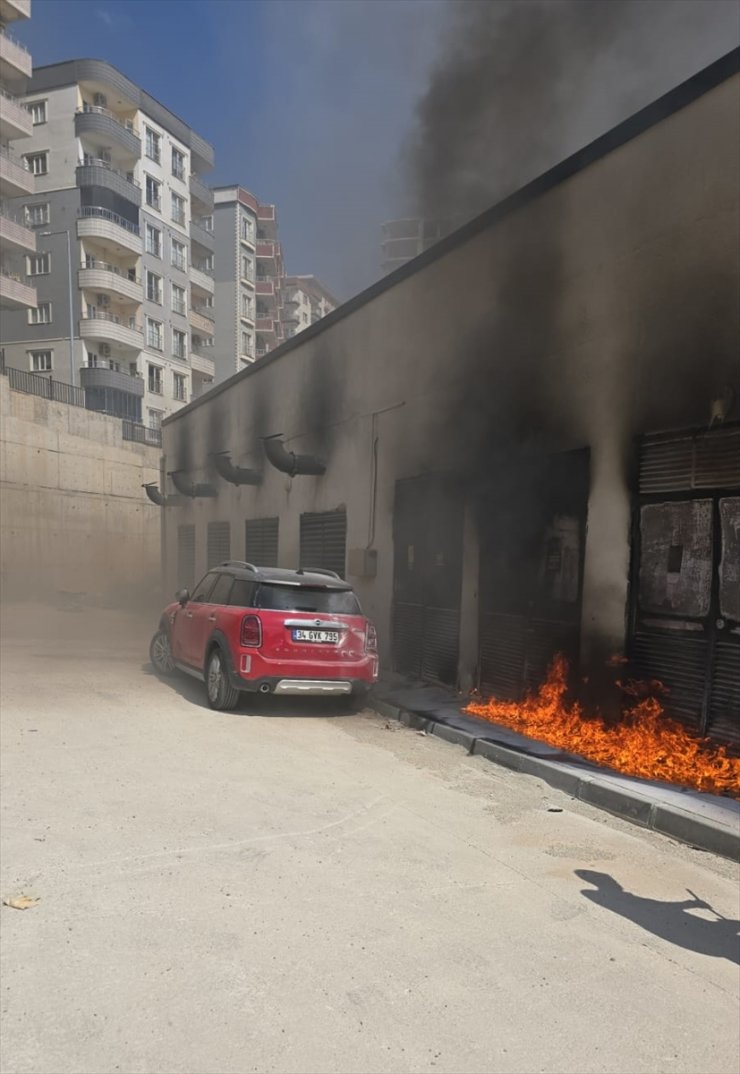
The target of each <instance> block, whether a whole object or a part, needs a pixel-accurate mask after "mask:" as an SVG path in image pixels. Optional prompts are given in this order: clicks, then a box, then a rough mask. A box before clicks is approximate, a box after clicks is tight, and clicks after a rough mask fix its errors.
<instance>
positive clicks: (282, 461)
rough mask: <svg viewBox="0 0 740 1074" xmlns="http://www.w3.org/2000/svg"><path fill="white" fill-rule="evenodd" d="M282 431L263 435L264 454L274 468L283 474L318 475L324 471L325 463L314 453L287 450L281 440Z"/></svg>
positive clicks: (292, 475)
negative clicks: (298, 453) (301, 453)
mask: <svg viewBox="0 0 740 1074" xmlns="http://www.w3.org/2000/svg"><path fill="white" fill-rule="evenodd" d="M281 436H282V433H277V434H276V435H275V436H263V437H262V441H263V443H264V445H265V454H266V455H267V458H268V459H269V460H270V462H271V463H272V465H273V466H274V467H275V469H276V470H280V472H281V473H283V474H290V476H291V477H295V476H296V474H313V475H314V476H318V475H320V474H324V473H326V463H325V462H323V461H322V460H321V459H319V458H317V457H316V455H295V454H294V453H293V452H292V451H288V450H287V449H286V447H285V445H284V444H283V441H282V440H281Z"/></svg>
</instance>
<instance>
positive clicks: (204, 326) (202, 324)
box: [188, 306, 216, 336]
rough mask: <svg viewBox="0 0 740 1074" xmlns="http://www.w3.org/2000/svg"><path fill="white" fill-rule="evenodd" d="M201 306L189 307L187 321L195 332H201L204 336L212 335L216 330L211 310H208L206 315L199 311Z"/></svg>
mask: <svg viewBox="0 0 740 1074" xmlns="http://www.w3.org/2000/svg"><path fill="white" fill-rule="evenodd" d="M201 309H203V307H202V306H201V307H198V306H194V307H191V310H190V313H189V314H188V321H189V322H190V326H191V328H194V329H195V331H196V332H202V334H203V335H204V336H212V335H213V334H214V332H215V330H216V326H215V325H214V323H213V310H210V311H209V312H208V314H207V315H204V313H201V312H200V310H201Z"/></svg>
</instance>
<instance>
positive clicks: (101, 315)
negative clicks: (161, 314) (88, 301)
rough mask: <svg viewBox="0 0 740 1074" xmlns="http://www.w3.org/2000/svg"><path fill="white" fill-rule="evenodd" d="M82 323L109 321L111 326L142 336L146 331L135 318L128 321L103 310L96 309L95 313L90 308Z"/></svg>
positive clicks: (81, 318)
mask: <svg viewBox="0 0 740 1074" xmlns="http://www.w3.org/2000/svg"><path fill="white" fill-rule="evenodd" d="M80 320H81V321H109V322H110V324H120V326H121V327H122V328H128V330H129V332H138V333H139V335H140V336H143V334H144V329H143V328H142V327H141V325H140V324H137V323H136V321H135V320H134V319H133V318H129V319H128V320H127V319H126V318H125V317H124V318H123V320H122V319H121V318H120V317H119V316H118V315H117V314H115V313H105V312H104V311H103V310H98V309H96V310H95V311H93V310H92V309H90V308H89V307H88V310H87V313H86V314H85V316H84V317H80Z"/></svg>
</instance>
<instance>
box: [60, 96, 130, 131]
mask: <svg viewBox="0 0 740 1074" xmlns="http://www.w3.org/2000/svg"><path fill="white" fill-rule="evenodd" d="M87 112H94V113H95V115H96V116H107V117H108V119H112V120H113V122H114V123H117V124H118V126H119V127H123V129H124V130H125V131H128V132H129V134H133V135H135V136H136V137H137V138H138V137H139V129H138V127H137V126H136V124H135V123H134V121H133V120H131V119H119V118H118V116H117V115H114V113H113V112H111V111H110V109H108V108H102V107H101V106H100V105H99V104H88V103H87V101H83V103H82V108H78V109H77V111H76V113H75V115H78V116H83V115H85V114H86V113H87Z"/></svg>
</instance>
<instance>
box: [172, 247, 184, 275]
mask: <svg viewBox="0 0 740 1074" xmlns="http://www.w3.org/2000/svg"><path fill="white" fill-rule="evenodd" d="M172 264H173V266H174V267H175V268H179V269H182V271H183V272H187V269H188V258H187V250H186V249H185V244H184V243H182V242H178V241H177V239H173V240H172Z"/></svg>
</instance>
